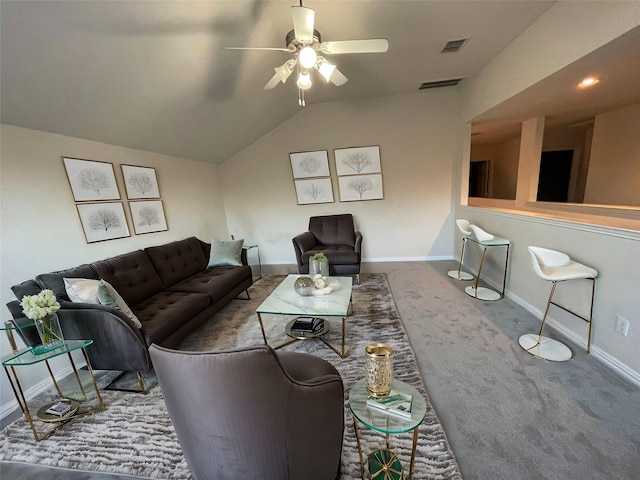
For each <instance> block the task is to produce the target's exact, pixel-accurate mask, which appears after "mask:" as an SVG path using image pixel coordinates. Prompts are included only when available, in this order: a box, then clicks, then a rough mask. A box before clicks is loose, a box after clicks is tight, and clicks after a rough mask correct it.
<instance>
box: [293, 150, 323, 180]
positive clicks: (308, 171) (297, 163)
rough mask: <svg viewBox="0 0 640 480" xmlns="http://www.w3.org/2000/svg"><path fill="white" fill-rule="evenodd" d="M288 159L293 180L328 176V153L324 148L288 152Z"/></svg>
mask: <svg viewBox="0 0 640 480" xmlns="http://www.w3.org/2000/svg"><path fill="white" fill-rule="evenodd" d="M289 160H290V162H291V173H292V174H293V178H294V180H295V179H298V178H314V177H328V176H329V154H328V153H327V151H326V150H316V151H314V152H295V153H290V154H289Z"/></svg>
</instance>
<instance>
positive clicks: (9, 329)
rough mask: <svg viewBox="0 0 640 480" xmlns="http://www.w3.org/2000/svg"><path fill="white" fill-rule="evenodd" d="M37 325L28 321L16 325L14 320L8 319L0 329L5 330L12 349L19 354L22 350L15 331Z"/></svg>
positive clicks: (15, 353)
mask: <svg viewBox="0 0 640 480" xmlns="http://www.w3.org/2000/svg"><path fill="white" fill-rule="evenodd" d="M35 326H36V324H35V323H28V324H25V325H16V323H15V322H14V321H13V320H7V321H6V322H4V324H3V325H0V330H3V331H4V333H5V334H6V335H7V340H9V346H10V347H11V350H12V351H13V354H14V355H17V354H18V353H20V350H19V349H18V346H17V345H16V339H15V337H14V336H13V332H14V331H16V330H21V329H23V328H31V327H35Z"/></svg>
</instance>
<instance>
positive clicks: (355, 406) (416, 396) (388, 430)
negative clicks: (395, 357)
mask: <svg viewBox="0 0 640 480" xmlns="http://www.w3.org/2000/svg"><path fill="white" fill-rule="evenodd" d="M391 388H392V389H393V390H397V391H399V392H402V393H407V394H409V395H412V396H413V404H412V407H411V418H403V417H400V416H397V415H393V414H388V413H383V412H379V411H377V410H374V409H372V408H370V407H367V399H368V398H369V392H367V387H366V385H365V380H364V378H363V379H361V380H359V381H358V382H356V384H355V385H354V386H353V387H351V391H350V392H349V409H350V410H351V413H352V415H353V427H354V430H355V434H356V441H357V443H358V453H359V455H360V475H361V477H362V479H363V480H364V461H363V458H362V447H361V445H360V433H359V431H358V424H359V423H362V424H363V425H364V426H365V427H367V428H369V429H371V430H374V431H376V432H380V433H383V434H385V438H386V447H387V450H389V435H398V434H402V433H408V432H413V444H412V447H411V462H410V463H409V477H408V478H409V480H411V478H412V477H413V464H414V461H415V458H416V446H417V444H418V428H419V427H420V424H421V423H422V421H423V420H424V417H425V415H426V413H427V402H426V401H425V399H424V397H423V396H422V394H421V393H420V392H419V391H418V390H417V389H416V388H415V387H413V386H411V385H409V384H408V383H405V382H402V381H400V380H397V379H394V380H393V382H392V383H391Z"/></svg>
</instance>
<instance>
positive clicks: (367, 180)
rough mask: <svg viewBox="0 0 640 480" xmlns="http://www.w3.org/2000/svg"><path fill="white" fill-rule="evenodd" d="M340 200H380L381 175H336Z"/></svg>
mask: <svg viewBox="0 0 640 480" xmlns="http://www.w3.org/2000/svg"><path fill="white" fill-rule="evenodd" d="M338 188H339V190H340V201H341V202H359V201H362V200H381V199H383V198H384V192H383V190H382V175H381V174H373V175H347V176H345V177H338Z"/></svg>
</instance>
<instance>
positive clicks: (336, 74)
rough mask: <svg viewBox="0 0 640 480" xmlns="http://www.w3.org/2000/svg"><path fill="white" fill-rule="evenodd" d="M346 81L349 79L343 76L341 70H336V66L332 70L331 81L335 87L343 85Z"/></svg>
mask: <svg viewBox="0 0 640 480" xmlns="http://www.w3.org/2000/svg"><path fill="white" fill-rule="evenodd" d="M348 81H349V79H348V78H347V77H345V76H344V75H343V74H342V72H341V71H340V70H338V69H337V68H336V69H335V70H334V71H333V74H331V83H333V84H334V85H335V86H337V87H339V86H341V85H344V84H345V83H347V82H348Z"/></svg>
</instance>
